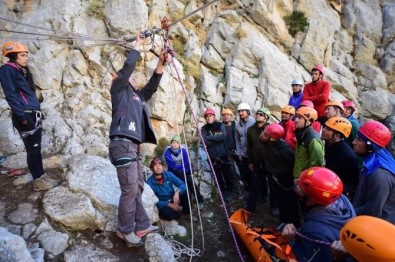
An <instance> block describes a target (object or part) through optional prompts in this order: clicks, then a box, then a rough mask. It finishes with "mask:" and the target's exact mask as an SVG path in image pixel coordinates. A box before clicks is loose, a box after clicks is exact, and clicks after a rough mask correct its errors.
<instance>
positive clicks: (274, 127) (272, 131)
mask: <svg viewBox="0 0 395 262" xmlns="http://www.w3.org/2000/svg"><path fill="white" fill-rule="evenodd" d="M264 132H265V133H266V134H268V135H269V136H270V137H271V138H273V139H274V140H279V139H280V138H283V137H284V128H283V127H282V125H280V124H277V123H272V124H269V125H268V126H267V127H266V128H265V131H264Z"/></svg>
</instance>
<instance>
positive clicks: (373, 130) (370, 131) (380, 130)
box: [358, 120, 391, 147]
mask: <svg viewBox="0 0 395 262" xmlns="http://www.w3.org/2000/svg"><path fill="white" fill-rule="evenodd" d="M358 131H359V132H361V133H362V134H363V135H364V136H365V137H367V138H368V139H369V140H370V141H372V142H373V143H375V144H377V145H378V146H380V147H386V146H387V145H388V143H389V142H390V141H391V132H390V130H389V129H388V128H387V127H386V126H385V125H383V124H382V123H380V122H378V121H375V120H370V121H367V122H366V123H365V124H363V125H362V126H361V127H360V128H359V129H358Z"/></svg>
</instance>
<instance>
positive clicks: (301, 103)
mask: <svg viewBox="0 0 395 262" xmlns="http://www.w3.org/2000/svg"><path fill="white" fill-rule="evenodd" d="M301 106H307V107H311V108H314V104H313V102H311V101H310V100H303V101H302V102H300V104H299V107H301Z"/></svg>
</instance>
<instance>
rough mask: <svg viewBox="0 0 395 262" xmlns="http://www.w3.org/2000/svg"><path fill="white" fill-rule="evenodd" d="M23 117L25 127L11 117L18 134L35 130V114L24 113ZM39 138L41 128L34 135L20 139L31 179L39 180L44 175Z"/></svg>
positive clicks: (40, 136) (14, 117) (13, 116)
mask: <svg viewBox="0 0 395 262" xmlns="http://www.w3.org/2000/svg"><path fill="white" fill-rule="evenodd" d="M25 115H26V118H27V125H21V124H20V123H19V121H18V119H17V118H16V116H15V115H12V124H13V126H14V127H15V128H16V130H18V132H19V133H21V132H26V131H30V130H33V129H35V128H36V113H25ZM41 138H42V129H41V128H39V129H37V130H36V132H34V134H31V135H28V136H26V137H24V138H22V140H23V144H24V145H25V149H26V154H27V165H28V167H29V170H30V173H31V174H32V176H33V179H37V178H40V177H41V176H42V175H44V167H43V158H42V155H41Z"/></svg>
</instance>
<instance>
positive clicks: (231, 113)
mask: <svg viewBox="0 0 395 262" xmlns="http://www.w3.org/2000/svg"><path fill="white" fill-rule="evenodd" d="M225 114H229V115H232V116H233V112H232V110H230V109H228V108H224V109H222V112H221V115H222V116H223V115H225Z"/></svg>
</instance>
